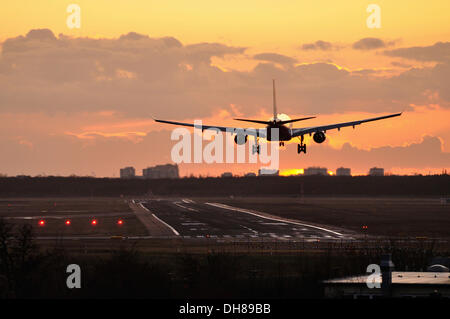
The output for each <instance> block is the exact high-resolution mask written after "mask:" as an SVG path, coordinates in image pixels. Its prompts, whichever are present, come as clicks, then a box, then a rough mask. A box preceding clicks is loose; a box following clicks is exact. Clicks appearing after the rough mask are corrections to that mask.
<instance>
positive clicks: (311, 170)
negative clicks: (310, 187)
mask: <svg viewBox="0 0 450 319" xmlns="http://www.w3.org/2000/svg"><path fill="white" fill-rule="evenodd" d="M303 175H328V170H327V169H326V168H325V167H308V168H305V171H304V174H303Z"/></svg>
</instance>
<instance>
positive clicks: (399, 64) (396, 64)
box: [391, 61, 412, 69]
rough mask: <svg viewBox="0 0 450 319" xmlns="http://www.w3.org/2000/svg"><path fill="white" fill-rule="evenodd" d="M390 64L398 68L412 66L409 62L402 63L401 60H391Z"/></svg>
mask: <svg viewBox="0 0 450 319" xmlns="http://www.w3.org/2000/svg"><path fill="white" fill-rule="evenodd" d="M391 65H392V66H396V67H399V68H406V69H409V68H411V67H412V65H411V64H407V63H402V62H398V61H392V62H391Z"/></svg>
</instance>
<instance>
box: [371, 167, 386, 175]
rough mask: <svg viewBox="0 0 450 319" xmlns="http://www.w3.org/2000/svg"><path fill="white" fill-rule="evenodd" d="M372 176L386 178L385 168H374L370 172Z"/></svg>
mask: <svg viewBox="0 0 450 319" xmlns="http://www.w3.org/2000/svg"><path fill="white" fill-rule="evenodd" d="M369 175H370V176H384V168H379V167H372V168H371V169H370V170H369Z"/></svg>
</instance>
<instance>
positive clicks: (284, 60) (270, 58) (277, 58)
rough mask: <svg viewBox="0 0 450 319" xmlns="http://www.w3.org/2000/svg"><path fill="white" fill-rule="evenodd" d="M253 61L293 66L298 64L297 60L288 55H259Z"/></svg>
mask: <svg viewBox="0 0 450 319" xmlns="http://www.w3.org/2000/svg"><path fill="white" fill-rule="evenodd" d="M253 59H255V60H260V61H266V62H274V63H279V64H281V65H293V64H294V63H296V62H297V59H294V58H291V57H289V56H286V55H282V54H278V53H259V54H255V55H254V56H253Z"/></svg>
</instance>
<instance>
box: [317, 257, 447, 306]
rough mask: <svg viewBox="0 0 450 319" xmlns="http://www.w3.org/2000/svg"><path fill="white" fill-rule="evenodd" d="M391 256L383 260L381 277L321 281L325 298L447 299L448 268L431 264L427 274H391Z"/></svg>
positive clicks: (356, 277)
mask: <svg viewBox="0 0 450 319" xmlns="http://www.w3.org/2000/svg"><path fill="white" fill-rule="evenodd" d="M393 269H394V264H393V263H392V261H391V257H390V255H386V256H384V257H383V258H382V260H381V264H380V270H381V274H379V275H375V274H374V273H372V274H367V275H360V276H352V277H345V278H338V279H331V280H326V281H324V282H323V283H324V288H325V297H327V298H352V299H375V298H386V297H387V298H449V297H450V276H449V274H450V273H449V272H448V268H447V267H444V266H442V265H433V266H430V267H429V268H428V271H427V272H412V271H393Z"/></svg>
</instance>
